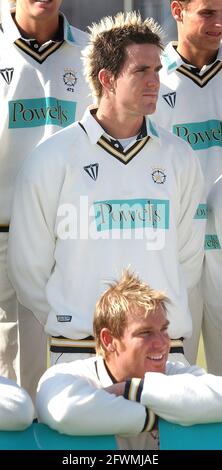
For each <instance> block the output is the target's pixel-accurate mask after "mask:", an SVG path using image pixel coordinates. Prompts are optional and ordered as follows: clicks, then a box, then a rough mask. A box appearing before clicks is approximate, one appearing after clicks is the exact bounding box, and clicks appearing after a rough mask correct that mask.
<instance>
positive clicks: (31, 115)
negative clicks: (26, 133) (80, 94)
mask: <svg viewBox="0 0 222 470" xmlns="http://www.w3.org/2000/svg"><path fill="white" fill-rule="evenodd" d="M75 115H76V102H75V101H66V100H58V99H57V98H53V97H48V98H36V99H30V100H26V99H25V100H17V101H10V102H9V129H21V128H26V127H38V126H46V125H54V126H59V127H66V126H68V125H69V124H72V123H73V122H74V121H75Z"/></svg>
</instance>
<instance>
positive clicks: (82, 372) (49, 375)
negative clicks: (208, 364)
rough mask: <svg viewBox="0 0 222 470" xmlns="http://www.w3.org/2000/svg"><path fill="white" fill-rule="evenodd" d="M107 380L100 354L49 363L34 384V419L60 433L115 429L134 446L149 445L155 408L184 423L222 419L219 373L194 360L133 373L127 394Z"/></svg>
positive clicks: (124, 446)
mask: <svg viewBox="0 0 222 470" xmlns="http://www.w3.org/2000/svg"><path fill="white" fill-rule="evenodd" d="M112 383H113V381H112V378H111V376H110V375H109V373H108V370H107V368H106V366H105V364H104V360H103V359H102V357H93V358H90V359H85V360H77V361H73V362H69V363H63V364H57V365H55V366H53V367H50V368H49V369H48V370H47V371H46V372H45V373H44V374H43V376H42V378H41V379H40V382H39V385H38V390H37V400H36V406H37V413H38V417H39V420H40V421H41V422H43V423H45V424H47V425H48V426H50V427H51V428H53V429H55V430H57V431H59V432H61V433H65V434H71V435H72V434H73V435H97V434H116V435H117V437H118V444H119V447H120V448H121V449H137V450H138V449H151V448H153V444H154V443H153V440H152V435H151V433H150V432H149V431H151V430H152V427H153V425H154V423H155V414H156V415H158V416H160V417H162V418H164V419H166V420H168V421H171V422H174V423H179V424H183V425H192V424H195V423H209V422H218V421H221V420H222V406H221V404H222V377H216V376H214V375H210V374H206V373H205V371H204V370H203V369H200V368H199V367H197V366H188V367H185V366H184V365H183V364H181V363H179V362H176V363H170V362H168V363H167V365H166V374H161V373H157V372H147V373H146V374H145V376H144V379H143V380H141V379H137V378H134V379H132V380H131V387H130V390H131V392H133V393H129V395H127V397H126V398H124V397H123V396H116V395H114V394H110V393H108V392H106V391H105V390H103V388H104V387H108V386H109V385H111V384H112ZM203 410H204V412H203ZM147 418H148V419H147ZM144 427H145V429H144Z"/></svg>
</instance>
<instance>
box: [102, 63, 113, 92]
mask: <svg viewBox="0 0 222 470" xmlns="http://www.w3.org/2000/svg"><path fill="white" fill-rule="evenodd" d="M98 78H99V81H100V83H101V85H102V87H103V90H104V91H108V92H111V93H112V92H113V91H114V79H113V74H112V73H111V72H110V71H109V70H107V69H101V70H100V71H99V75H98Z"/></svg>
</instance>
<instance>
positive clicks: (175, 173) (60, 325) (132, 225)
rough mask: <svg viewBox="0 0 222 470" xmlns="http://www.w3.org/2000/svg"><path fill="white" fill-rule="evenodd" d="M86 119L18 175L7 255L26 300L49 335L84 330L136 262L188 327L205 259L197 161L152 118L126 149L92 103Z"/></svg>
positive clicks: (174, 331) (173, 326)
mask: <svg viewBox="0 0 222 470" xmlns="http://www.w3.org/2000/svg"><path fill="white" fill-rule="evenodd" d="M81 122H82V125H83V126H84V128H85V131H84V130H83V128H82V127H81V126H80V125H79V123H75V124H73V125H72V126H70V127H69V128H66V129H64V130H62V131H60V132H58V133H56V134H55V135H54V136H52V137H50V138H49V139H47V140H46V141H45V142H43V143H42V144H41V145H40V146H38V147H37V148H36V149H35V151H34V153H33V155H32V156H31V157H30V158H28V159H27V161H26V163H25V165H24V167H23V171H22V172H21V173H20V175H19V177H18V180H17V189H16V194H15V199H14V210H13V216H12V221H11V230H10V232H11V236H10V241H9V260H8V261H9V274H10V277H11V281H12V282H13V284H14V287H15V289H16V291H17V294H18V298H19V300H20V302H21V303H22V304H24V305H25V306H26V307H28V308H30V309H31V310H32V311H33V313H34V314H35V315H36V317H37V318H38V319H39V321H40V322H41V323H43V324H45V330H46V332H47V333H48V334H50V335H55V336H59V335H62V336H65V337H67V338H72V339H81V338H85V337H87V336H88V335H90V334H92V319H93V312H94V307H95V303H96V301H97V300H98V298H99V297H100V295H101V293H102V292H104V290H105V289H107V287H108V286H107V281H112V280H113V279H117V278H119V276H120V274H121V272H122V270H123V269H124V268H126V267H129V266H130V267H131V269H132V270H134V271H135V272H138V273H139V275H140V277H141V278H142V279H143V280H144V281H145V282H147V283H149V284H150V285H151V286H152V288H154V289H160V290H164V291H165V292H166V294H167V295H168V297H169V298H170V300H171V303H170V304H169V305H168V318H169V321H170V327H169V334H170V337H171V338H180V337H181V336H184V337H186V336H189V335H190V333H191V328H192V325H191V318H190V312H189V309H188V305H187V292H186V286H187V287H192V286H193V285H195V283H196V282H197V278H199V275H200V270H201V264H202V258H203V243H202V242H201V240H200V232H199V231H198V232H196V231H194V230H193V216H194V213H195V211H196V207H197V205H198V203H199V201H200V197H201V193H202V187H203V178H202V174H201V170H200V166H199V163H198V160H197V159H196V158H195V155H193V152H192V150H191V149H190V147H189V146H188V145H187V144H186V143H185V142H183V141H182V140H181V139H178V138H177V137H175V136H173V135H172V134H171V133H169V132H167V131H165V130H164V129H160V128H157V127H156V126H155V125H154V124H152V122H151V121H150V120H149V118H148V117H147V118H146V128H147V134H148V135H147V136H146V137H143V138H141V139H140V140H138V141H136V142H135V143H134V144H133V146H130V148H126V149H125V151H124V152H122V151H121V149H120V148H119V149H118V148H117V145H119V144H118V142H117V141H114V143H113V145H111V143H109V142H108V141H107V139H106V138H104V136H103V134H104V130H103V129H102V127H101V126H100V125H99V124H98V122H97V121H96V120H95V119H94V117H93V116H92V114H91V113H90V111H89V110H86V113H85V114H84V117H83V119H82V121H81ZM127 162H128V163H127ZM202 238H203V233H202V235H201V239H202Z"/></svg>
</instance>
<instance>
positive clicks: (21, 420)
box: [0, 377, 34, 431]
mask: <svg viewBox="0 0 222 470" xmlns="http://www.w3.org/2000/svg"><path fill="white" fill-rule="evenodd" d="M33 418H34V407H33V404H32V400H31V398H30V397H29V395H28V394H27V392H26V391H25V390H23V389H22V388H21V387H19V386H18V385H17V384H16V383H15V382H13V381H12V380H9V379H6V378H5V377H0V430H1V431H22V430H23V429H25V428H27V427H28V426H30V425H31V424H32V421H33Z"/></svg>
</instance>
